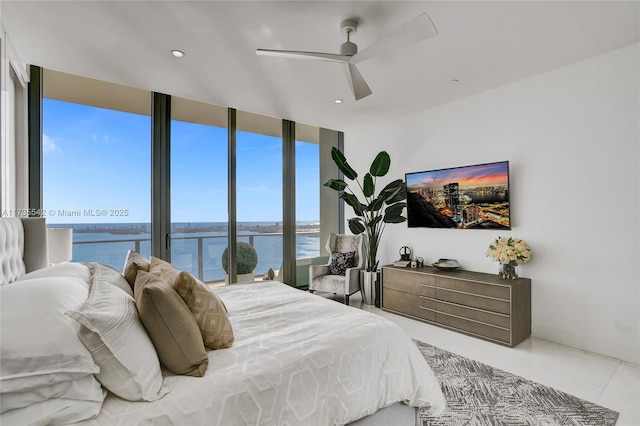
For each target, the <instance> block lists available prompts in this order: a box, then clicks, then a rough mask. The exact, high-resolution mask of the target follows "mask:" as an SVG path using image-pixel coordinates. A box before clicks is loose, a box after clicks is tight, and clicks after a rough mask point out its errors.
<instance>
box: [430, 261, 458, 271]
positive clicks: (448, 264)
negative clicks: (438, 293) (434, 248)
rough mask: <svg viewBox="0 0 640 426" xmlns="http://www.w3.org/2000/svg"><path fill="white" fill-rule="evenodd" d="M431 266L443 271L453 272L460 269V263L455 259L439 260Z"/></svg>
mask: <svg viewBox="0 0 640 426" xmlns="http://www.w3.org/2000/svg"><path fill="white" fill-rule="evenodd" d="M431 266H433V267H435V268H438V269H441V270H443V271H453V270H454V269H458V268H459V267H460V263H459V262H458V261H457V260H455V259H438V261H437V262H434V263H432V264H431Z"/></svg>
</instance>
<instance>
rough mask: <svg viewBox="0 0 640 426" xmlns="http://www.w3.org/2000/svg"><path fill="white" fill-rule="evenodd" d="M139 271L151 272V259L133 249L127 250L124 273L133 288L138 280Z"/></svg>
mask: <svg viewBox="0 0 640 426" xmlns="http://www.w3.org/2000/svg"><path fill="white" fill-rule="evenodd" d="M138 271H145V272H149V259H147V258H146V257H144V256H143V255H141V254H140V253H137V252H135V251H133V250H129V251H128V252H127V258H126V259H125V261H124V268H123V270H122V275H124V277H125V278H126V279H127V282H128V283H129V285H130V286H131V288H132V289H133V286H134V284H135V282H136V276H137V274H138Z"/></svg>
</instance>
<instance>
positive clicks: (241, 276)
mask: <svg viewBox="0 0 640 426" xmlns="http://www.w3.org/2000/svg"><path fill="white" fill-rule="evenodd" d="M236 253H237V271H236V273H237V275H238V279H237V282H238V283H250V282H253V281H255V278H256V277H255V274H254V273H253V271H254V269H255V268H256V265H257V264H258V253H257V252H256V249H255V248H253V246H252V245H251V244H249V243H242V242H239V243H237V245H236ZM222 269H224V272H225V273H226V276H225V280H224V281H225V284H229V247H227V248H225V249H224V252H222Z"/></svg>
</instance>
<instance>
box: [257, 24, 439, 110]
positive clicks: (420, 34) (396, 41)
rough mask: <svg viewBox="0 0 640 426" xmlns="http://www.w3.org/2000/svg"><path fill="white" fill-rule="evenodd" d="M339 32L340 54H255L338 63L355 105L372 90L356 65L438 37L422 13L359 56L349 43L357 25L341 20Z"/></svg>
mask: <svg viewBox="0 0 640 426" xmlns="http://www.w3.org/2000/svg"><path fill="white" fill-rule="evenodd" d="M340 30H341V32H342V33H343V34H345V35H346V36H347V41H346V42H345V43H343V44H342V45H340V54H335V53H324V52H302V51H296V50H271V49H258V50H256V54H258V55H264V56H276V57H280V58H291V59H313V60H319V61H330V62H338V63H340V64H341V65H342V68H343V70H344V73H345V76H346V77H347V81H348V83H349V87H350V88H351V91H352V92H353V96H354V97H355V98H356V101H358V100H360V99H362V98H364V97H366V96H369V95H370V94H371V89H370V88H369V85H367V82H366V81H365V80H364V78H363V77H362V75H361V74H360V71H358V68H356V64H358V63H360V62H362V61H364V60H367V59H369V58H371V57H373V56H376V55H379V54H382V53H384V52H386V51H391V50H395V49H397V48H400V47H402V46H406V45H409V44H412V43H415V42H417V41H420V40H424V39H426V38H429V37H433V36H434V35H436V34H438V30H436V27H435V25H433V22H431V18H429V15H427V14H426V13H423V14H421V15H418V16H417V17H416V18H413V19H412V20H411V21H409V22H407V23H406V24H404V25H402V26H401V27H399V28H397V29H396V30H395V31H393V32H391V33H390V34H387V35H386V36H385V37H383V38H381V39H380V40H378V41H377V42H375V43H373V44H372V45H370V46H369V47H367V48H365V49H364V50H362V51H361V52H358V46H357V45H356V44H355V43H352V42H351V40H350V36H351V34H355V33H356V32H357V31H358V23H357V22H356V21H355V20H352V19H347V20H344V21H342V23H341V24H340Z"/></svg>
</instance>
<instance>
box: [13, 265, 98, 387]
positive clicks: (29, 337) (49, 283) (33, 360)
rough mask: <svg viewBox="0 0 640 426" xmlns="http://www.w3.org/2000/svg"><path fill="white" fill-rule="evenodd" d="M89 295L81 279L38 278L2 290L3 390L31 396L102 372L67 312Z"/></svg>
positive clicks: (78, 306)
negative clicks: (44, 388) (41, 389)
mask: <svg viewBox="0 0 640 426" xmlns="http://www.w3.org/2000/svg"><path fill="white" fill-rule="evenodd" d="M88 294H89V288H88V284H87V283H86V282H83V281H82V280H80V279H78V278H70V277H53V278H34V279H30V280H26V281H20V282H19V283H14V284H11V285H6V286H2V287H0V336H2V344H1V345H0V359H1V360H2V362H1V363H0V389H1V390H2V392H19V391H27V390H31V389H34V388H37V387H40V386H49V385H53V384H56V383H61V382H64V381H68V380H71V379H75V378H78V377H82V376H85V375H87V374H94V373H97V372H98V371H99V368H98V366H97V365H96V364H95V363H94V362H93V358H92V357H91V353H89V351H88V350H87V348H85V347H84V345H83V344H82V342H81V341H80V339H78V336H77V328H78V326H77V323H76V322H75V321H73V320H72V319H71V318H69V317H67V316H66V315H65V314H64V313H65V312H67V311H69V310H76V309H80V307H81V306H82V304H83V303H84V302H85V300H86V299H87V296H88Z"/></svg>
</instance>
